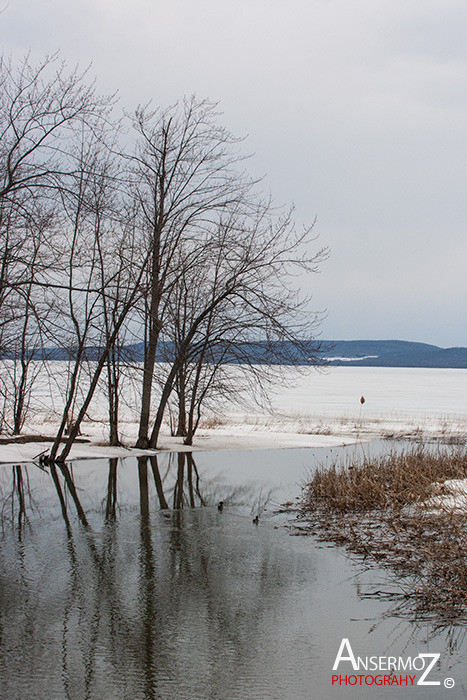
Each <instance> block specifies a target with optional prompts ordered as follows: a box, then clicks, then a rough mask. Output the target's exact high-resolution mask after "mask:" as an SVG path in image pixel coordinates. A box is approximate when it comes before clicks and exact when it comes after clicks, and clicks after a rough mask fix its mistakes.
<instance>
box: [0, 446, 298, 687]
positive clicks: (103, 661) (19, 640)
mask: <svg viewBox="0 0 467 700" xmlns="http://www.w3.org/2000/svg"><path fill="white" fill-rule="evenodd" d="M133 464H134V462H133V463H132V466H133ZM121 471H122V463H121V462H120V461H119V460H116V459H111V460H109V463H108V475H107V478H106V482H104V481H103V480H102V476H100V477H99V483H100V484H101V485H102V486H104V490H105V488H106V492H105V493H104V494H102V491H101V494H100V496H99V494H98V493H96V492H95V489H94V484H91V487H92V488H90V485H89V484H88V483H86V480H85V479H83V478H82V477H81V470H80V469H79V468H74V467H73V468H72V467H70V466H68V465H61V466H59V467H55V466H51V467H50V469H49V470H47V471H45V472H44V471H39V470H38V468H36V467H33V466H27V467H25V466H20V465H18V466H15V467H14V469H13V489H12V490H11V489H10V490H8V489H4V488H3V487H4V484H3V483H2V492H1V493H2V500H3V502H2V510H1V512H2V526H3V543H2V544H5V547H2V548H1V549H0V557H1V566H2V571H3V572H4V574H5V576H4V577H3V585H2V594H3V592H4V591H7V593H6V598H4V602H6V608H5V607H4V614H3V616H2V630H1V631H2V634H1V638H0V649H1V652H2V654H1V656H2V659H3V661H2V662H0V669H1V671H2V674H1V675H2V677H4V678H8V680H7V682H6V686H7V687H6V688H5V691H6V695H5V697H9V698H11V699H12V700H13V698H15V697H18V698H20V697H21V698H23V697H37V698H42V697H44V698H50V697H54V698H55V697H57V698H60V697H64V698H73V699H74V698H80V699H81V698H99V699H101V698H104V697H112V698H120V697H121V698H127V697H132V698H140V697H141V698H156V697H157V698H183V697H187V698H188V697H193V698H195V697H196V698H203V697H206V698H208V697H209V698H211V697H219V698H223V697H225V693H224V692H223V688H225V687H229V688H231V689H234V688H235V687H236V685H237V683H238V679H239V678H245V677H246V676H247V675H248V674H249V673H250V672H251V671H249V670H248V669H249V667H250V666H251V663H252V653H251V650H252V645H254V644H255V640H256V638H257V635H258V631H259V628H260V627H261V626H263V625H264V624H265V620H267V619H268V617H269V618H270V617H271V616H273V615H274V609H275V606H276V603H277V600H278V597H280V596H281V593H282V591H283V589H284V588H285V587H286V586H287V581H288V579H289V573H290V572H289V567H288V563H287V560H285V561H282V560H280V559H277V558H276V557H275V556H273V555H272V554H271V552H270V550H269V548H268V546H267V545H266V544H265V543H263V542H261V541H258V540H257V539H255V538H253V539H252V537H251V530H252V526H251V520H250V519H249V518H248V519H246V518H245V517H242V516H240V515H235V514H233V513H230V514H229V513H225V512H224V513H222V514H219V513H218V511H217V508H216V507H215V505H216V503H217V500H218V490H219V485H218V484H216V483H214V482H208V481H206V484H204V483H203V479H202V478H201V476H200V474H199V472H198V469H197V466H196V463H195V460H194V458H193V455H191V454H184V453H180V454H178V455H171V456H170V458H169V461H168V466H167V469H166V470H165V473H164V474H162V473H161V470H160V468H159V462H158V459H157V457H140V458H138V460H137V465H136V474H135V477H136V479H135V477H133V482H135V481H136V483H137V486H138V499H137V500H136V499H134V498H133V497H129V496H128V494H126V493H125V492H124V491H123V490H122V488H120V487H119V481H118V480H119V479H120V476H119V474H120V472H121ZM124 472H125V473H124V478H125V479H126V480H127V481H128V465H125V469H124ZM4 474H5V473H4ZM75 474H76V475H77V476H76V477H75ZM91 481H92V480H91ZM10 483H11V482H10ZM25 484H26V485H27V489H28V491H27V494H28V496H27V497H26V492H25ZM35 490H36V491H37V496H36V495H35V494H34V491H35ZM222 496H223V498H224V500H225V501H226V502H227V503H239V502H243V503H247V502H248V501H252V502H253V501H254V500H255V499H256V500H257V499H258V495H257V493H256V492H255V491H254V490H252V489H251V488H243V489H242V488H238V487H236V488H231V489H230V491H227V490H226V487H223V490H222ZM138 501H139V508H138V510H135V506H136V507H138ZM34 502H37V510H36V509H34V508H33V507H32V504H33V503H34ZM169 503H171V504H172V506H173V507H172V510H170V509H169V505H168V504H169ZM26 523H29V530H28V532H27V533H25V530H24V526H25V524H26ZM60 523H61V525H60ZM15 542H16V545H15ZM13 649H14V650H15V656H14V660H12V650H13ZM7 671H8V673H7ZM232 692H233V691H232ZM232 697H235V694H234V693H233V694H232Z"/></svg>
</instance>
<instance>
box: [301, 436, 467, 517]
mask: <svg viewBox="0 0 467 700" xmlns="http://www.w3.org/2000/svg"><path fill="white" fill-rule="evenodd" d="M464 478H467V458H466V454H465V452H464V451H463V450H456V451H452V450H439V451H436V452H428V451H427V450H424V449H423V448H416V449H414V450H412V451H410V452H404V453H402V454H389V455H386V456H384V457H380V458H379V459H377V460H370V459H369V458H365V457H364V458H363V461H362V462H361V463H358V464H355V463H350V464H349V465H343V464H340V465H339V464H335V465H333V466H332V467H331V468H329V469H318V470H317V471H316V472H315V473H314V475H313V478H312V480H311V482H310V483H309V484H308V486H307V489H306V495H305V505H308V506H311V507H312V508H315V507H316V506H317V505H322V506H324V507H325V508H326V509H330V510H334V511H336V512H340V513H347V512H355V511H370V510H373V509H375V508H378V509H384V510H387V509H393V510H397V509H399V508H400V507H402V506H405V505H407V504H409V503H418V502H419V501H424V500H426V499H427V498H429V496H431V495H433V493H435V491H436V487H435V486H434V484H435V483H439V482H443V481H446V479H464Z"/></svg>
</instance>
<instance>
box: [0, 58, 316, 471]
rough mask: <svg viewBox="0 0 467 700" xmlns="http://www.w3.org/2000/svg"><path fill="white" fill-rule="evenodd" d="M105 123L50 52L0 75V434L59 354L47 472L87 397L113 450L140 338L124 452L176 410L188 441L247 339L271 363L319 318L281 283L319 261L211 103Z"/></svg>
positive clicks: (106, 112)
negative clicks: (55, 422) (102, 398)
mask: <svg viewBox="0 0 467 700" xmlns="http://www.w3.org/2000/svg"><path fill="white" fill-rule="evenodd" d="M114 112H115V106H114V100H113V98H112V97H110V98H109V97H107V98H103V97H100V96H98V95H96V92H95V90H94V88H93V86H92V85H91V86H90V85H89V84H88V82H87V79H86V75H83V74H80V73H78V72H77V71H74V72H71V73H69V72H67V70H66V67H65V66H64V65H62V64H61V63H60V62H59V61H58V59H57V58H54V57H53V58H48V59H46V60H44V62H43V63H42V64H41V65H38V66H34V65H32V64H31V62H30V61H29V59H25V60H24V62H23V63H22V64H21V65H13V64H11V63H9V62H8V61H3V62H2V63H1V64H0V256H1V259H0V358H1V375H0V397H1V402H2V405H1V406H0V420H1V423H2V425H1V426H0V428H1V429H2V430H3V431H9V432H11V433H18V432H20V430H21V429H22V427H23V425H24V421H25V417H26V415H27V410H28V405H29V402H30V399H31V396H33V395H34V391H35V387H36V385H37V380H38V376H39V374H41V373H42V375H44V372H46V371H47V370H48V371H49V372H50V367H51V360H52V359H53V357H54V349H56V350H57V349H60V352H61V356H63V353H65V352H66V353H67V354H68V359H67V361H66V363H64V366H66V372H67V380H66V382H65V383H63V382H62V383H61V384H60V387H61V389H60V391H61V394H62V396H61V399H62V406H63V411H62V415H61V419H60V424H59V426H58V429H57V433H56V438H55V441H54V443H53V446H52V448H51V451H50V455H49V459H50V460H51V461H63V460H64V459H65V458H66V457H67V455H68V453H69V450H70V448H71V445H72V444H73V441H74V440H75V439H76V437H77V435H78V434H79V431H80V426H81V424H82V421H83V419H84V418H85V416H86V413H87V411H88V409H89V406H90V404H91V401H92V399H93V396H94V395H95V392H96V388H97V387H98V386H99V387H102V386H103V385H105V387H106V395H107V398H108V414H109V426H110V432H109V440H110V442H111V444H118V442H119V432H118V425H119V402H120V399H121V392H120V384H121V379H122V376H123V373H124V372H125V368H126V367H127V366H128V363H130V362H131V355H130V354H129V353H128V350H127V349H128V347H129V346H131V344H132V343H135V342H137V341H138V340H139V341H144V345H143V347H144V360H143V361H142V363H140V364H139V365H138V367H139V374H138V381H137V384H138V387H137V389H138V393H139V416H140V418H139V432H138V439H137V443H136V444H137V446H138V447H156V446H157V441H158V437H159V432H160V429H161V425H162V422H163V419H164V416H166V414H167V411H168V410H169V409H170V410H171V411H172V414H173V412H174V406H175V407H176V409H175V412H176V414H177V415H176V417H175V419H174V430H175V431H176V432H177V434H179V435H181V436H183V437H184V438H185V441H186V443H187V444H191V441H192V439H193V435H194V433H195V431H196V428H197V426H198V423H199V419H200V416H201V407H202V405H203V404H204V403H205V401H206V400H209V397H210V396H212V395H213V393H219V392H221V391H222V392H224V393H227V394H229V393H231V394H235V393H238V389H239V387H238V386H232V379H231V378H230V379H229V375H228V372H226V370H225V367H226V363H231V362H233V361H234V362H237V363H239V366H241V367H242V372H240V371H239V372H238V373H237V377H238V381H242V382H248V381H249V378H251V376H252V375H251V373H252V372H256V373H258V371H257V367H256V365H255V363H254V361H252V356H251V350H250V351H247V350H246V348H248V347H249V346H248V343H249V342H251V341H257V340H261V342H262V344H263V347H267V348H268V353H269V357H270V359H271V361H274V359H276V360H283V358H282V357H278V356H280V355H281V353H283V352H286V350H284V348H290V347H291V346H293V347H294V348H295V351H294V352H295V355H294V356H295V357H297V350H298V353H300V348H301V344H302V343H303V341H304V340H309V339H310V337H311V335H312V332H313V328H314V325H315V323H316V320H317V319H316V315H315V314H310V312H309V311H307V300H306V299H305V298H304V297H303V296H302V295H300V293H299V291H298V290H297V288H296V279H294V275H296V273H297V272H300V271H301V270H305V271H315V270H316V266H317V264H318V263H319V262H320V260H321V259H322V258H323V251H318V252H316V250H315V246H314V245H313V246H311V245H310V243H311V242H312V241H313V240H314V235H313V232H312V228H305V229H302V230H298V229H297V228H296V227H295V224H294V221H293V218H292V212H291V211H289V212H284V211H282V210H281V211H279V210H276V209H275V208H274V206H273V205H272V203H271V201H270V200H269V199H266V198H264V197H263V196H261V195H260V194H258V186H257V185H258V183H255V182H254V181H252V180H251V179H250V178H249V177H248V176H247V175H246V174H245V172H244V168H243V162H244V158H243V156H242V155H241V153H240V152H239V146H238V140H237V139H235V138H234V137H233V136H232V135H231V134H230V133H229V132H228V131H227V130H226V129H225V128H223V127H222V126H220V125H219V115H218V114H217V112H216V107H215V105H214V104H212V103H210V102H208V101H199V100H197V99H195V98H192V99H189V100H184V101H183V102H182V103H180V104H176V105H174V106H172V107H170V108H168V109H153V108H152V107H150V106H147V107H140V108H138V109H137V110H136V112H135V114H134V115H133V116H125V117H124V118H123V119H119V120H118V121H116V119H115V116H114ZM310 249H313V252H312V253H311V254H310ZM277 341H282V342H279V343H278V342H277ZM161 348H170V352H167V357H166V358H165V359H166V361H167V364H166V368H167V367H168V369H166V372H165V374H164V376H163V379H162V380H160V379H159V378H158V373H157V367H158V363H157V361H156V360H157V359H158V357H160V353H161ZM158 353H159V355H158ZM306 353H307V356H309V347H308V346H307V348H306ZM253 359H254V358H253ZM54 371H56V370H54ZM42 375H41V376H42ZM241 375H243V379H242V380H240V377H241ZM264 376H265V374H264V372H263V373H262V374H261V375H260V379H261V377H262V378H264ZM53 381H54V377H53V376H51V377H50V382H51V383H53ZM260 383H261V382H260ZM256 384H257V382H256ZM41 391H43V386H41Z"/></svg>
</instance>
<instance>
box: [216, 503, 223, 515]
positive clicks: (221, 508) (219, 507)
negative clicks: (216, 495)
mask: <svg viewBox="0 0 467 700" xmlns="http://www.w3.org/2000/svg"><path fill="white" fill-rule="evenodd" d="M223 508H224V501H219V503H218V505H217V510H218V511H219V512H220V511H221V510H223Z"/></svg>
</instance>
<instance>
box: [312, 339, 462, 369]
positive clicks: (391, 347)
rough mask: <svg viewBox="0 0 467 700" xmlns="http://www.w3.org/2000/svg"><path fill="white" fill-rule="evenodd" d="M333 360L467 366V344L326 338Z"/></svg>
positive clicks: (363, 364) (343, 363) (375, 364)
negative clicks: (438, 344) (444, 346)
mask: <svg viewBox="0 0 467 700" xmlns="http://www.w3.org/2000/svg"><path fill="white" fill-rule="evenodd" d="M324 344H325V345H328V344H329V346H332V349H330V350H329V351H327V352H325V353H324V355H325V357H326V358H327V360H328V362H329V364H331V365H340V366H345V367H451V368H463V369H465V368H467V348H461V347H457V348H440V347H438V346H437V345H428V344H427V343H412V342H408V341H404V340H334V341H329V343H328V341H324Z"/></svg>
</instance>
